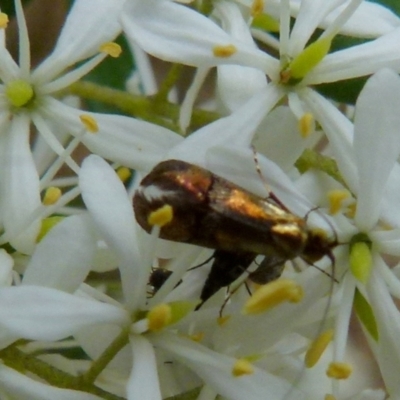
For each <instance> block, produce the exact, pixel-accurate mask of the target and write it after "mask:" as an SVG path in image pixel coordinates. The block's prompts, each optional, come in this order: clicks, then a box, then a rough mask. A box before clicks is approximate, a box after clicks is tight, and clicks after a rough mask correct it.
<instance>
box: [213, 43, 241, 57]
mask: <svg viewBox="0 0 400 400" xmlns="http://www.w3.org/2000/svg"><path fill="white" fill-rule="evenodd" d="M236 51H237V49H236V47H235V46H234V45H233V44H228V45H226V46H214V48H213V54H214V56H215V57H220V58H228V57H230V56H231V55H233V54H235V53H236Z"/></svg>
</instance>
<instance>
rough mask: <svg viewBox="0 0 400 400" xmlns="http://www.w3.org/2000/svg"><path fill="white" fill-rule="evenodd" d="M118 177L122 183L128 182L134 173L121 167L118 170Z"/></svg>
mask: <svg viewBox="0 0 400 400" xmlns="http://www.w3.org/2000/svg"><path fill="white" fill-rule="evenodd" d="M117 175H118V178H119V179H121V181H122V182H126V181H127V180H128V179H129V178H130V177H131V176H132V172H131V170H130V169H129V168H126V167H119V168H118V169H117Z"/></svg>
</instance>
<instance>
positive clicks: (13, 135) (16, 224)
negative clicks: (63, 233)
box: [1, 114, 41, 254]
mask: <svg viewBox="0 0 400 400" xmlns="http://www.w3.org/2000/svg"><path fill="white" fill-rule="evenodd" d="M7 133H8V143H7V147H6V149H4V158H3V160H2V164H1V168H2V169H3V170H4V171H5V173H4V175H3V177H4V184H3V187H2V194H1V195H2V197H3V199H2V204H3V210H2V212H3V213H4V214H3V215H4V227H5V231H6V234H7V235H10V243H11V244H12V246H13V247H14V248H16V249H17V250H19V251H21V252H22V253H27V254H29V253H31V252H32V250H33V246H34V243H35V239H36V236H37V234H38V230H39V221H35V222H33V221H30V216H31V214H32V213H33V211H35V210H36V209H37V208H38V207H39V206H40V204H41V203H40V194H39V191H40V189H39V177H38V174H37V171H36V166H35V163H34V161H33V158H32V153H31V150H30V145H29V119H28V116H27V115H24V114H22V115H18V116H15V117H14V118H13V120H12V123H11V127H10V130H9V132H7Z"/></svg>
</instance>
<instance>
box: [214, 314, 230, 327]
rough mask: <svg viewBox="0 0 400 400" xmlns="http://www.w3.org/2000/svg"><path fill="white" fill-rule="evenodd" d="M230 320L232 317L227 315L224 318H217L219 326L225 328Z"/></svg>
mask: <svg viewBox="0 0 400 400" xmlns="http://www.w3.org/2000/svg"><path fill="white" fill-rule="evenodd" d="M230 319H231V316H230V315H225V316H223V317H218V318H217V324H218V325H219V326H224V325H225V324H226V323H227V322H228V321H229V320H230Z"/></svg>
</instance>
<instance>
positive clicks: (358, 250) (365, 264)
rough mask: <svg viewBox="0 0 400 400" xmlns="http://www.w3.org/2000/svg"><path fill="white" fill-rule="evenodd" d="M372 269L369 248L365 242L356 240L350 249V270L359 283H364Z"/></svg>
mask: <svg viewBox="0 0 400 400" xmlns="http://www.w3.org/2000/svg"><path fill="white" fill-rule="evenodd" d="M371 269H372V255H371V250H370V248H369V247H368V245H367V243H365V242H357V243H354V244H353V245H352V246H351V250H350V270H351V272H352V273H353V275H354V276H355V277H356V279H358V280H359V281H360V282H361V283H363V284H366V283H367V282H368V279H369V276H370V274H371Z"/></svg>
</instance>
